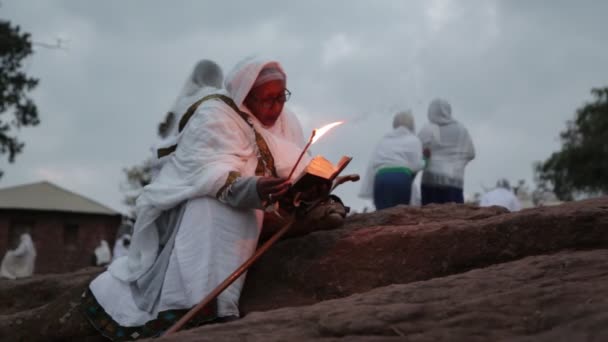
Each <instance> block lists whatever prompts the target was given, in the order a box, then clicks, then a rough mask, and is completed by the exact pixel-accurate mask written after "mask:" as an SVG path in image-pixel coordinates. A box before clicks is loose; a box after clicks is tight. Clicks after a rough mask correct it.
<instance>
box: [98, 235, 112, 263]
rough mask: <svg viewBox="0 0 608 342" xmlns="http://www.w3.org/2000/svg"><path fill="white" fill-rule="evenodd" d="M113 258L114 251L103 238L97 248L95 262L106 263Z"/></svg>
mask: <svg viewBox="0 0 608 342" xmlns="http://www.w3.org/2000/svg"><path fill="white" fill-rule="evenodd" d="M111 260H112V252H111V251H110V246H109V245H108V242H107V241H106V240H101V243H100V244H99V246H97V248H95V263H96V265H97V266H101V265H106V264H108V263H110V261H111Z"/></svg>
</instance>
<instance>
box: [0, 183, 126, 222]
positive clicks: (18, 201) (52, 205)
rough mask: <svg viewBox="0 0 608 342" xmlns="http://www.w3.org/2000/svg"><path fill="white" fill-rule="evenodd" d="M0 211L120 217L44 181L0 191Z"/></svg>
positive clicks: (100, 205) (111, 211) (92, 202)
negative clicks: (34, 211)
mask: <svg viewBox="0 0 608 342" xmlns="http://www.w3.org/2000/svg"><path fill="white" fill-rule="evenodd" d="M0 209H24V210H45V211H67V212H74V213H87V214H101V215H120V213H119V212H117V211H115V210H113V209H111V208H108V207H106V206H104V205H102V204H100V203H98V202H96V201H94V200H92V199H89V198H86V197H84V196H82V195H79V194H76V193H74V192H71V191H69V190H66V189H63V188H61V187H59V186H57V185H55V184H52V183H50V182H46V181H43V182H38V183H31V184H24V185H18V186H12V187H8V188H3V189H0Z"/></svg>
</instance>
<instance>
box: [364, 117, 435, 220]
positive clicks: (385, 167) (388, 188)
mask: <svg viewBox="0 0 608 342" xmlns="http://www.w3.org/2000/svg"><path fill="white" fill-rule="evenodd" d="M414 132H415V127H414V116H413V115H412V113H411V112H409V111H408V112H400V113H397V114H396V115H395V117H394V119H393V130H392V131H391V132H389V133H387V134H386V135H385V136H384V137H383V138H382V140H380V142H379V143H378V145H376V148H375V149H374V152H373V154H372V158H371V159H370V162H369V165H368V169H367V174H366V176H365V179H364V180H363V185H362V188H361V192H360V194H359V196H360V197H363V198H371V199H373V201H374V206H375V207H376V209H377V210H380V209H386V208H390V207H394V206H396V205H399V204H408V205H409V204H410V202H411V198H412V195H414V194H415V192H413V191H412V184H413V181H414V178H415V176H416V173H417V172H418V171H420V170H421V169H422V167H423V166H424V161H423V158H422V144H421V143H420V139H418V137H417V136H416V134H415V133H414Z"/></svg>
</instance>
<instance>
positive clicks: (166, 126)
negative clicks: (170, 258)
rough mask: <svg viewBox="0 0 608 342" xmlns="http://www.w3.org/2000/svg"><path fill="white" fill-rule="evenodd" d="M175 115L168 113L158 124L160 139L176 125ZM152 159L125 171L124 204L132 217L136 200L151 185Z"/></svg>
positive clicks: (167, 134)
mask: <svg viewBox="0 0 608 342" xmlns="http://www.w3.org/2000/svg"><path fill="white" fill-rule="evenodd" d="M175 124H176V122H175V114H173V113H172V112H169V113H167V115H166V116H165V119H164V120H163V121H162V122H161V123H159V124H158V129H157V132H156V133H157V135H158V137H159V138H161V139H164V138H167V137H168V136H169V134H170V132H171V129H172V128H173V125H175ZM152 164H153V163H152V159H151V158H147V159H146V160H144V161H143V162H142V163H141V164H138V165H135V166H132V167H127V168H124V169H123V172H124V173H125V176H126V178H127V179H126V182H125V183H124V184H123V185H122V190H123V192H124V193H125V198H124V200H123V203H124V204H126V205H127V206H129V207H130V208H131V209H132V210H131V216H133V217H134V216H135V212H134V210H133V209H134V208H135V200H136V199H137V196H139V194H140V193H141V190H142V189H143V187H144V186H146V185H148V184H150V182H151V181H152Z"/></svg>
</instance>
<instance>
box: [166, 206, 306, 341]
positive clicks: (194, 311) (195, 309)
mask: <svg viewBox="0 0 608 342" xmlns="http://www.w3.org/2000/svg"><path fill="white" fill-rule="evenodd" d="M294 222H295V215H292V216H291V217H290V219H289V221H287V223H286V224H285V225H284V226H283V227H281V229H279V231H277V232H276V233H275V234H274V235H273V236H272V237H271V238H270V239H269V240H268V241H266V242H265V243H264V244H263V245H262V246H261V247H260V248H258V249H257V250H256V251H255V253H254V254H253V255H252V256H251V257H250V258H249V259H247V261H245V262H244V263H243V264H242V265H241V266H240V267H239V268H237V269H236V271H234V272H232V274H231V275H229V276H228V278H226V279H225V280H224V281H223V282H222V283H221V284H219V285H218V286H217V287H216V288H215V289H214V290H213V291H211V292H210V293H209V294H208V295H207V297H205V298H204V299H203V300H202V301H200V303H198V304H197V305H196V306H195V307H193V308H192V309H190V311H188V312H187V313H186V314H185V315H184V316H182V318H180V320H179V321H177V322H176V323H175V324H173V325H172V326H171V327H170V328H169V330H167V331H166V332H165V333H164V334H163V336H169V335H171V334H173V333H175V332H177V331H178V330H179V329H181V328H182V327H183V326H184V325H185V324H186V323H187V322H188V321H189V320H190V319H192V318H193V317H194V316H195V315H196V314H198V313H199V312H200V311H201V310H202V309H203V308H204V307H205V306H207V305H209V303H211V301H212V300H214V299H215V298H216V297H217V296H219V295H220V293H222V291H224V290H225V289H226V288H227V287H228V286H230V284H232V283H233V282H234V281H235V280H237V279H238V278H239V277H240V276H241V275H243V273H245V271H247V270H248V269H249V267H251V265H252V264H253V263H254V262H255V261H256V260H258V259H259V258H260V257H261V256H262V255H263V254H264V253H266V251H267V250H268V249H269V248H270V247H271V246H272V245H273V244H274V243H275V242H277V240H279V239H280V238H281V236H283V235H284V234H285V233H287V231H288V230H289V228H291V226H292V225H293V223H294Z"/></svg>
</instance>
